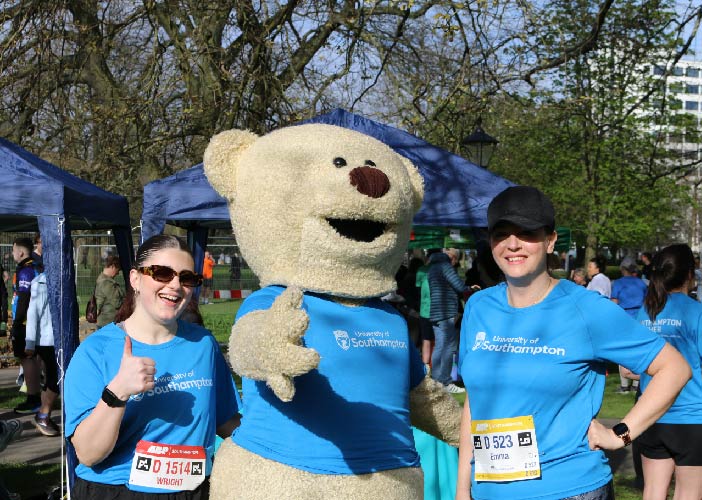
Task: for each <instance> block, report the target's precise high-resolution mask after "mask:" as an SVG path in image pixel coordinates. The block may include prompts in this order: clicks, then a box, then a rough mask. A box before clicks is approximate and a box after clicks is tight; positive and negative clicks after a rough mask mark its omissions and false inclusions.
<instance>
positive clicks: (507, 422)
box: [471, 415, 541, 482]
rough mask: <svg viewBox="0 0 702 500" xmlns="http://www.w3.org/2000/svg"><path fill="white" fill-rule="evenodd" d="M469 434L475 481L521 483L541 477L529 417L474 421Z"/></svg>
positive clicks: (532, 427) (534, 434) (531, 423)
mask: <svg viewBox="0 0 702 500" xmlns="http://www.w3.org/2000/svg"><path fill="white" fill-rule="evenodd" d="M471 431H472V435H473V458H474V460H475V465H474V470H475V480H476V481H492V482H498V481H522V480H526V479H536V478H538V477H541V463H540V461H539V448H538V445H537V443H536V430H535V428H534V418H533V417H532V416H531V415H526V416H523V417H513V418H500V419H493V420H473V421H472V422H471Z"/></svg>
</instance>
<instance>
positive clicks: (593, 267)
mask: <svg viewBox="0 0 702 500" xmlns="http://www.w3.org/2000/svg"><path fill="white" fill-rule="evenodd" d="M606 270H607V260H606V259H605V258H604V256H603V255H597V256H595V257H593V258H592V259H590V262H588V263H587V277H588V278H589V279H590V282H589V283H588V284H587V289H588V290H592V291H593V292H597V293H599V294H600V295H602V296H603V297H607V298H609V297H610V296H611V295H612V282H611V281H610V280H609V278H608V277H607V276H606V275H605V274H604V272H605V271H606Z"/></svg>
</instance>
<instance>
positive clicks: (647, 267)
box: [641, 252, 653, 284]
mask: <svg viewBox="0 0 702 500" xmlns="http://www.w3.org/2000/svg"><path fill="white" fill-rule="evenodd" d="M652 258H653V256H652V255H651V252H644V253H642V254H641V263H642V266H641V279H642V280H644V282H645V283H646V284H648V280H650V279H651V267H652V266H651V259H652Z"/></svg>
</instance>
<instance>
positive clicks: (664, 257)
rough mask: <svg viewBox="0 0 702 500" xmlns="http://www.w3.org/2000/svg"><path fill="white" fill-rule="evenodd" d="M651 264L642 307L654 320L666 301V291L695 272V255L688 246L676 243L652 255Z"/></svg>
mask: <svg viewBox="0 0 702 500" xmlns="http://www.w3.org/2000/svg"><path fill="white" fill-rule="evenodd" d="M651 266H652V267H651V276H650V277H649V282H648V293H646V298H645V299H644V307H645V308H646V312H647V313H648V317H649V318H651V321H655V319H656V316H658V314H659V313H660V312H661V311H662V310H663V308H664V307H665V304H666V302H667V301H668V293H669V292H670V291H671V290H675V289H676V288H680V287H681V286H683V285H684V284H685V282H686V281H687V280H689V279H690V278H691V276H692V274H693V273H694V272H695V257H694V255H693V254H692V250H691V249H690V247H689V246H687V245H685V244H684V243H677V244H675V245H670V246H668V247H665V248H664V249H663V250H661V251H660V252H658V253H657V254H656V255H654V256H653V260H652V261H651Z"/></svg>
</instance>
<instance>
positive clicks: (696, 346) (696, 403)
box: [638, 293, 702, 424]
mask: <svg viewBox="0 0 702 500" xmlns="http://www.w3.org/2000/svg"><path fill="white" fill-rule="evenodd" d="M638 319H639V321H641V324H643V325H644V326H645V327H647V328H649V329H650V330H651V331H652V332H654V333H656V334H657V335H660V336H661V337H662V338H663V339H664V340H666V341H667V342H668V343H670V344H671V345H672V346H673V347H675V348H676V349H677V350H678V351H680V354H682V355H683V356H684V358H685V359H686V360H687V362H688V363H689V364H690V368H692V378H691V379H690V380H688V382H687V384H685V386H684V387H683V388H682V391H680V394H679V395H678V397H677V399H676V400H675V402H674V403H673V405H672V406H671V407H670V408H669V409H668V411H667V412H665V413H664V414H663V416H662V417H661V418H659V419H658V422H659V423H661V424H702V369H701V368H700V355H701V354H702V304H700V303H699V302H697V301H696V300H693V299H691V298H690V297H688V296H687V295H685V294H682V293H671V294H670V295H668V300H667V301H666V303H665V307H663V310H662V311H661V312H660V313H658V315H657V316H656V320H655V321H651V319H650V318H649V316H648V313H647V312H646V309H645V308H642V309H641V310H640V311H639V315H638ZM650 381H651V377H650V376H649V375H647V374H646V373H642V374H641V390H642V391H645V390H646V386H648V384H649V382H650Z"/></svg>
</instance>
